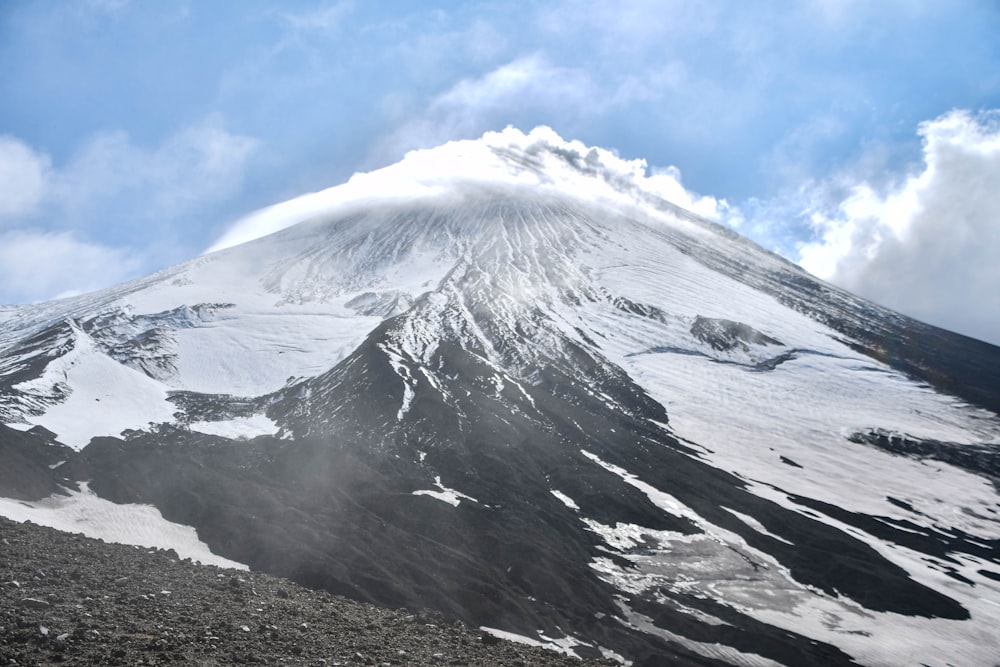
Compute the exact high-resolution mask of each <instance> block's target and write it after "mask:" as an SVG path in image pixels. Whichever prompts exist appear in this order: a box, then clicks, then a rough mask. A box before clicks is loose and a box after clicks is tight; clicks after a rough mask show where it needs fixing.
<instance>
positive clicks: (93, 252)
mask: <svg viewBox="0 0 1000 667" xmlns="http://www.w3.org/2000/svg"><path fill="white" fill-rule="evenodd" d="M140 267H141V262H140V260H139V258H137V257H136V256H135V254H134V253H133V252H132V251H127V250H122V249H116V248H110V247H107V246H105V245H101V244H100V243H93V242H88V241H84V240H81V239H78V238H76V237H75V236H74V235H73V234H71V233H70V232H45V231H41V230H37V229H27V230H14V231H8V232H4V233H0V295H4V296H7V295H14V296H16V297H17V302H18V303H24V302H32V301H39V300H45V299H51V298H58V297H64V296H71V295H73V294H79V293H82V292H88V291H91V290H95V289H98V288H101V287H105V286H107V285H111V284H114V283H116V282H118V281H121V280H124V279H125V278H129V277H131V276H133V275H134V274H135V272H136V271H138V270H139V269H140Z"/></svg>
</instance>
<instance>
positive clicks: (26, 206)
mask: <svg viewBox="0 0 1000 667" xmlns="http://www.w3.org/2000/svg"><path fill="white" fill-rule="evenodd" d="M51 172H52V165H51V160H50V159H49V156H48V155H45V154H43V153H39V152H37V151H35V150H34V149H32V148H31V146H28V145H27V144H26V143H24V142H23V141H20V140H18V139H17V138H15V137H11V136H0V226H2V225H3V223H4V221H5V220H7V221H9V220H13V219H18V218H21V217H28V216H31V215H32V214H34V213H35V212H36V211H37V210H38V208H39V206H40V205H41V203H42V200H43V198H44V196H45V193H46V190H47V189H48V187H49V182H50V180H51V178H52V173H51Z"/></svg>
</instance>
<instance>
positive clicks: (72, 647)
mask: <svg viewBox="0 0 1000 667" xmlns="http://www.w3.org/2000/svg"><path fill="white" fill-rule="evenodd" d="M51 664H60V665H176V664H184V665H196V666H201V667H208V666H212V665H243V664H259V665H586V664H615V663H609V662H596V661H595V662H593V663H587V662H584V661H580V660H578V659H575V658H570V657H566V656H562V655H560V654H557V653H553V652H550V651H546V650H543V649H540V648H535V647H530V646H524V645H520V644H514V643H511V642H507V641H500V640H498V639H495V638H493V637H491V636H487V635H484V634H483V633H481V632H479V631H478V630H475V629H472V628H468V627H466V626H464V625H462V624H461V623H451V622H449V621H448V620H446V619H445V618H444V617H442V616H441V615H439V614H436V613H434V612H427V611H421V612H413V613H411V612H409V611H406V610H388V609H382V608H378V607H375V606H373V605H368V604H359V603H356V602H352V601H350V600H347V599H344V598H341V597H337V596H331V595H329V594H328V593H325V592H318V591H312V590H308V589H305V588H302V587H299V586H297V585H295V584H293V583H291V582H289V581H286V580H284V579H278V578H275V577H271V576H267V575H264V574H258V573H254V572H244V571H238V570H226V569H221V568H217V567H214V566H202V565H197V564H194V563H191V562H190V561H182V560H179V559H178V558H177V555H176V554H174V553H173V552H172V551H162V550H157V549H145V548H139V547H133V546H126V545H119V544H106V543H104V542H101V541H98V540H92V539H89V538H86V537H83V536H82V535H73V534H69V533H63V532H60V531H56V530H52V529H49V528H45V527H41V526H37V525H33V524H31V523H24V524H21V523H15V522H12V521H9V520H7V519H4V518H0V665H51Z"/></svg>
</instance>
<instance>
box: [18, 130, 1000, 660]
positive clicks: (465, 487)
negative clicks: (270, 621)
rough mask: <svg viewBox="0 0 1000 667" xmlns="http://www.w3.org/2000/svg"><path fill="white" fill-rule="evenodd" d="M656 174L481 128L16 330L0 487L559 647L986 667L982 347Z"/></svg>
mask: <svg viewBox="0 0 1000 667" xmlns="http://www.w3.org/2000/svg"><path fill="white" fill-rule="evenodd" d="M671 184H673V185H671ZM674 186H677V183H676V180H672V179H670V178H669V175H666V176H664V175H660V176H655V175H654V176H652V177H647V176H646V175H645V172H644V168H643V165H642V164H641V163H636V162H627V161H623V160H620V159H619V158H617V157H615V156H614V155H612V154H610V153H608V152H607V151H603V150H601V149H596V148H588V147H585V146H583V145H582V144H579V143H576V142H565V141H563V140H562V139H560V138H559V137H557V136H555V135H554V133H551V131H545V130H536V131H535V132H533V133H531V134H529V135H524V134H521V133H519V132H517V131H515V130H507V131H505V132H503V133H493V134H490V135H487V136H486V137H484V138H483V139H482V140H479V141H474V142H456V143H453V144H448V145H445V146H443V147H440V148H438V149H433V150H430V151H420V152H416V153H412V154H410V155H409V156H407V158H406V159H405V160H404V161H402V162H401V163H399V164H398V165H394V166H392V167H388V168H386V169H383V170H379V171H377V172H372V173H371V174H365V175H358V176H356V177H355V178H353V179H352V180H351V181H350V182H349V183H347V184H345V185H343V186H339V187H337V188H333V189H331V190H328V191H324V192H323V193H318V194H316V195H312V196H309V197H306V198H302V199H299V200H294V201H292V202H289V203H286V204H283V205H278V206H276V207H273V208H272V209H270V210H266V211H264V212H262V213H261V214H259V215H258V216H255V217H253V218H250V219H248V220H246V221H244V222H243V223H241V224H239V225H237V226H235V227H234V228H233V229H232V230H231V232H230V234H228V235H227V236H226V237H225V238H223V239H221V240H220V242H219V243H218V244H217V245H216V247H217V248H218V250H217V251H215V252H212V253H209V254H206V255H204V256H202V257H199V258H196V259H194V260H192V261H190V262H187V263H185V264H181V265H178V266H176V267H173V268H171V269H167V270H165V271H163V272H160V273H158V274H155V275H152V276H149V277H147V278H143V279H139V280H136V281H132V282H130V283H126V284H123V285H121V286H119V287H115V288H112V289H108V290H104V291H101V292H97V293H93V294H89V295H83V296H80V297H74V298H72V299H67V300H63V301H57V302H50V303H46V304H39V305H35V306H26V307H22V308H18V309H15V310H13V311H11V312H9V313H7V315H6V316H5V319H3V320H0V391H2V393H0V419H2V421H3V422H4V424H6V426H3V427H0V443H2V444H3V445H4V446H5V447H7V448H8V449H9V450H10V451H12V452H14V451H16V452H17V453H18V454H17V456H18V458H17V460H18V461H19V463H18V465H19V473H18V474H17V475H16V479H18V480H20V481H19V483H18V486H17V493H16V494H15V493H12V492H11V489H12V488H14V485H13V482H9V483H8V484H9V486H6V487H4V489H2V490H3V491H4V494H5V495H16V496H17V497H20V498H22V499H24V500H26V501H28V502H29V503H31V502H35V503H38V502H49V503H50V504H51V501H43V500H42V498H43V497H45V496H47V495H49V494H50V493H53V492H54V491H57V490H58V488H59V487H60V486H62V487H65V488H69V489H77V490H76V491H74V493H82V492H84V491H85V490H81V488H80V486H79V485H78V484H77V482H82V481H87V482H88V486H87V487H86V490H90V491H93V492H94V493H96V494H97V495H98V496H100V497H101V498H103V499H105V500H108V501H112V502H115V503H146V504H151V505H154V506H155V507H156V508H157V509H158V510H159V511H160V512H161V513H162V516H163V517H164V519H166V520H167V521H170V522H175V523H179V524H183V525H187V526H193V527H194V528H195V529H196V530H197V533H198V537H199V539H200V540H202V541H203V542H204V543H206V544H207V545H208V547H209V548H211V549H212V551H213V552H214V553H216V554H218V555H220V556H223V557H225V558H229V559H232V560H234V561H237V562H240V563H244V564H246V565H249V566H250V567H251V568H253V569H258V570H263V571H267V572H271V573H276V574H279V575H282V576H287V577H290V578H292V579H295V580H296V581H299V582H301V583H304V584H306V585H309V586H313V587H318V588H324V589H327V590H329V591H331V592H335V593H341V594H345V595H348V596H350V597H353V598H356V599H360V600H365V601H372V602H377V603H380V604H384V605H390V606H431V607H433V608H435V609H438V610H440V611H441V612H443V613H445V614H448V615H450V616H453V617H456V618H461V619H462V620H464V621H465V622H467V623H471V624H474V625H481V626H487V627H491V628H498V629H500V630H504V631H508V632H513V633H517V634H519V635H523V636H527V637H529V638H531V639H533V640H536V641H543V642H550V643H558V644H559V645H561V646H563V647H564V648H569V649H571V650H574V651H577V652H578V653H580V654H581V655H601V654H604V655H616V656H619V657H621V658H622V659H626V660H633V661H635V662H637V663H643V662H649V664H655V663H656V660H658V659H661V658H662V657H663V656H673V658H674V659H676V660H679V661H682V662H684V661H686V662H687V663H690V662H692V661H701V662H702V663H704V664H744V665H771V664H786V665H806V664H816V665H836V664H844V665H847V664H900V665H902V664H912V663H914V662H922V663H926V664H946V663H949V662H951V663H962V664H970V665H980V664H981V665H989V664H991V660H992V659H993V657H994V656H995V655H997V653H998V652H1000V644H998V640H997V638H996V636H995V633H993V631H992V628H994V627H996V625H997V623H998V622H1000V551H998V545H1000V513H998V512H1000V502H998V498H997V486H996V476H997V471H998V460H1000V458H998V455H997V449H996V447H997V445H996V443H998V442H1000V418H998V417H997V412H998V410H1000V349H998V348H996V347H994V346H991V345H988V344H985V343H980V342H978V341H975V340H972V339H968V338H965V337H962V336H958V335H956V334H951V333H949V332H946V331H942V330H939V329H935V328H933V327H930V326H928V325H925V324H922V323H919V322H916V321H914V320H911V319H908V318H906V317H903V316H901V315H898V314H896V313H893V312H891V311H888V310H886V309H884V308H881V307H878V306H876V305H874V304H872V303H869V302H866V301H864V300H862V299H859V298H857V297H854V296H852V295H851V294H848V293H846V292H844V291H842V290H839V289H837V288H835V287H832V286H830V285H828V284H825V283H823V282H821V281H819V280H817V279H815V278H813V277H812V276H810V275H808V274H807V273H805V272H804V271H802V270H801V269H800V268H798V267H796V266H794V265H792V264H790V263H789V262H787V261H785V260H783V259H781V258H779V257H777V256H776V255H774V254H771V253H768V252H766V251H764V250H762V249H761V248H759V247H758V246H756V245H754V244H753V243H751V242H749V241H747V240H746V239H743V238H741V237H739V236H738V235H737V234H735V233H734V232H732V231H731V230H728V229H726V228H723V227H721V226H719V225H717V224H714V223H711V222H709V221H707V220H706V219H704V218H702V217H700V216H699V215H697V214H695V213H693V212H691V211H689V210H686V209H685V208H682V207H681V206H679V205H678V204H683V205H685V206H688V207H692V208H701V209H702V210H704V207H708V206H717V205H719V204H718V203H717V202H714V203H713V202H710V201H699V202H692V201H690V198H688V200H684V199H683V198H684V196H685V193H684V192H683V190H679V189H677V188H679V186H677V188H674ZM664 196H667V197H670V198H672V199H673V202H671V201H668V199H665V198H664ZM291 223H295V224H291ZM266 232H272V233H270V234H269V235H264V236H262V234H264V233H266ZM247 239H249V240H247ZM241 240H246V242H244V243H239V242H240V241H241ZM27 429H31V431H28V432H26V433H25V432H24V431H27ZM55 443H62V444H63V445H64V446H60V445H58V444H55ZM55 451H57V452H58V453H59V457H60V458H59V461H52V460H50V459H52V458H53V454H52V453H53V452H55ZM46 457H48V458H46ZM60 461H61V462H60ZM26 480H28V481H31V483H30V484H28V483H27V481H26ZM0 507H2V506H0Z"/></svg>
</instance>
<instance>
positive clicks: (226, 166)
mask: <svg viewBox="0 0 1000 667" xmlns="http://www.w3.org/2000/svg"><path fill="white" fill-rule="evenodd" d="M257 145H258V142H257V141H256V140H255V139H252V138H250V137H244V136H240V135H235V134H232V133H230V132H228V131H226V130H224V129H222V128H220V127H218V126H217V124H215V123H212V122H208V123H203V124H199V125H196V126H192V127H188V128H185V129H183V130H181V131H180V132H178V133H177V134H175V135H174V136H172V137H170V138H169V139H168V140H167V141H165V142H164V143H163V144H162V145H160V146H159V147H157V148H155V149H153V150H148V149H145V148H142V147H140V146H137V145H136V144H134V143H133V142H132V140H131V138H130V137H129V136H128V135H127V134H126V133H125V132H104V133H100V134H97V135H94V136H92V137H91V138H90V140H89V141H88V142H87V143H86V144H85V145H84V146H83V147H82V148H81V149H80V150H79V151H77V153H76V154H75V155H74V157H73V159H72V160H71V161H70V163H69V164H68V165H66V166H65V167H64V168H63V169H62V170H60V171H59V172H58V174H57V177H56V179H55V189H56V193H55V196H56V197H57V198H58V199H59V200H60V202H61V204H62V206H64V207H65V208H67V209H77V210H79V209H81V208H84V209H86V207H88V206H94V205H99V206H102V207H103V206H104V205H105V204H106V202H107V201H108V200H109V199H118V198H125V197H130V196H131V197H137V198H138V200H137V202H136V203H139V201H141V204H142V206H143V209H144V210H141V211H139V212H136V213H141V214H140V215H138V216H137V217H140V218H143V219H149V218H150V216H152V217H155V218H160V219H164V218H170V217H172V216H175V215H177V214H178V213H180V212H181V211H183V210H184V209H185V208H188V207H191V206H193V205H197V204H198V203H200V202H205V201H212V200H219V199H223V198H225V197H227V196H229V195H231V194H233V193H234V192H235V191H236V190H237V189H238V188H239V187H240V185H241V184H242V178H243V174H244V171H245V169H246V165H247V160H248V158H249V157H250V155H251V154H252V153H253V151H254V150H255V149H256V147H257Z"/></svg>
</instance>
